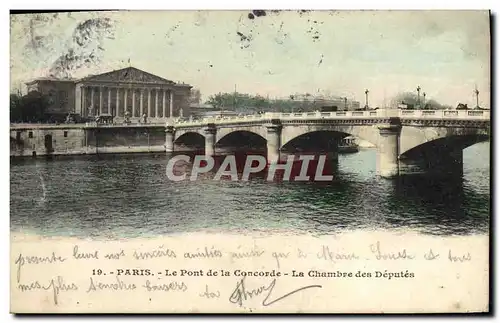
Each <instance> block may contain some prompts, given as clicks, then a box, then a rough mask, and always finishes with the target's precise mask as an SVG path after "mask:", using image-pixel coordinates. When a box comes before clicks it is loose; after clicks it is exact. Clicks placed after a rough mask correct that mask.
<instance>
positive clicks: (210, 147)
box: [203, 124, 217, 156]
mask: <svg viewBox="0 0 500 323" xmlns="http://www.w3.org/2000/svg"><path fill="white" fill-rule="evenodd" d="M203 132H204V133H205V156H215V133H216V132H217V128H216V127H215V125H214V124H209V125H208V127H207V128H205V129H204V131H203Z"/></svg>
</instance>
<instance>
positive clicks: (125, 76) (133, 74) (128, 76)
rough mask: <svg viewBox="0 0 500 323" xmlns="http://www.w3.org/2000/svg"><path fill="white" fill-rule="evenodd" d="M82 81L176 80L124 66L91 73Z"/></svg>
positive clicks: (140, 81)
mask: <svg viewBox="0 0 500 323" xmlns="http://www.w3.org/2000/svg"><path fill="white" fill-rule="evenodd" d="M80 81H81V82H84V81H85V82H120V83H154V84H174V83H175V82H173V81H170V80H167V79H164V78H162V77H159V76H156V75H154V74H151V73H148V72H145V71H142V70H140V69H138V68H135V67H127V68H122V69H120V70H115V71H111V72H108V73H103V74H98V75H91V76H88V77H85V78H83V79H81V80H80Z"/></svg>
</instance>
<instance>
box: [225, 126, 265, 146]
mask: <svg viewBox="0 0 500 323" xmlns="http://www.w3.org/2000/svg"><path fill="white" fill-rule="evenodd" d="M216 137H217V141H216V143H215V145H216V147H238V148H240V149H248V148H265V147H266V144H267V139H266V137H263V136H262V135H261V134H260V133H258V132H255V131H251V130H248V129H242V130H235V131H231V132H226V133H225V134H218V135H217V136H216Z"/></svg>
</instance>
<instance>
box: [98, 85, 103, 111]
mask: <svg viewBox="0 0 500 323" xmlns="http://www.w3.org/2000/svg"><path fill="white" fill-rule="evenodd" d="M102 90H103V87H102V86H101V87H99V115H101V114H102V106H103V103H102V102H103V101H102Z"/></svg>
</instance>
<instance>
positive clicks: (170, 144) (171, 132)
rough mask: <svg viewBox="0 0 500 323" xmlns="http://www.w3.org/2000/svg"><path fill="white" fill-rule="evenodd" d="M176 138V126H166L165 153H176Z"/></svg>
mask: <svg viewBox="0 0 500 323" xmlns="http://www.w3.org/2000/svg"><path fill="white" fill-rule="evenodd" d="M174 138H175V128H174V126H166V128H165V151H166V152H169V153H171V152H173V151H174Z"/></svg>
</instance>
